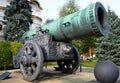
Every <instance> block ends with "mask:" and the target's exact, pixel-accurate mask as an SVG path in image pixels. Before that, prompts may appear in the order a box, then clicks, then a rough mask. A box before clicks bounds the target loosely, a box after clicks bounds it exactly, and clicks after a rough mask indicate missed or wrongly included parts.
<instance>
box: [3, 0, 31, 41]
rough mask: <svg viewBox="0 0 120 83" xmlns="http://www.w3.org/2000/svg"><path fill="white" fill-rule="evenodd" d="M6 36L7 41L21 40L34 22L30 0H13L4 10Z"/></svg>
mask: <svg viewBox="0 0 120 83" xmlns="http://www.w3.org/2000/svg"><path fill="white" fill-rule="evenodd" d="M4 15H5V16H4V22H3V23H4V24H5V27H4V37H5V40H7V41H20V39H21V36H22V35H23V33H24V32H25V31H27V30H29V26H30V24H32V19H31V17H32V10H31V6H30V5H29V1H28V0H11V2H10V5H7V7H6V8H5V12H4Z"/></svg>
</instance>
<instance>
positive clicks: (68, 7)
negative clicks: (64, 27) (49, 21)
mask: <svg viewBox="0 0 120 83" xmlns="http://www.w3.org/2000/svg"><path fill="white" fill-rule="evenodd" d="M78 10H79V6H78V5H77V4H76V2H75V0H69V1H68V3H66V4H65V5H64V6H63V7H62V8H60V10H59V17H63V16H66V15H69V14H71V13H74V12H76V11H78Z"/></svg>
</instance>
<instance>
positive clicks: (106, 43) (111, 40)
mask: <svg viewBox="0 0 120 83" xmlns="http://www.w3.org/2000/svg"><path fill="white" fill-rule="evenodd" d="M108 15H109V17H110V25H111V28H110V32H109V34H108V36H107V37H101V38H99V39H98V40H97V43H96V44H97V48H96V55H97V58H98V61H101V60H111V61H113V62H115V63H116V64H120V51H119V50H120V18H118V16H117V15H116V14H115V12H114V11H112V10H110V8H109V9H108Z"/></svg>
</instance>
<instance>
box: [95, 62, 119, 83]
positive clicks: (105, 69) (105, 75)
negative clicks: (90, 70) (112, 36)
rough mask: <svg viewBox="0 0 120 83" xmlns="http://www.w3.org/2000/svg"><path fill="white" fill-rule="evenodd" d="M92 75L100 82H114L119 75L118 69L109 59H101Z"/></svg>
mask: <svg viewBox="0 0 120 83" xmlns="http://www.w3.org/2000/svg"><path fill="white" fill-rule="evenodd" d="M94 76H95V78H96V80H97V81H98V82H100V83H115V82H116V81H117V79H118V77H119V70H118V68H117V66H116V64H114V63H113V62H111V61H108V60H107V61H101V62H99V63H97V64H96V66H95V69H94Z"/></svg>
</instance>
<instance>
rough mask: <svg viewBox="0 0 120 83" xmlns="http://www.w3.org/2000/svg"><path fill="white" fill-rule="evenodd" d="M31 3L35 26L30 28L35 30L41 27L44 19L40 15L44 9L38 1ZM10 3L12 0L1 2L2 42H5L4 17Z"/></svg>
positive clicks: (30, 0) (33, 0)
mask: <svg viewBox="0 0 120 83" xmlns="http://www.w3.org/2000/svg"><path fill="white" fill-rule="evenodd" d="M29 2H30V5H31V7H32V19H33V24H32V25H31V26H30V27H29V28H30V29H33V28H36V27H39V26H40V25H41V22H42V19H41V17H40V15H41V10H42V8H41V6H40V3H39V2H38V1H37V0H29ZM9 3H10V0H0V40H4V37H3V27H4V24H3V23H2V21H3V17H4V11H5V7H6V6H7V5H9Z"/></svg>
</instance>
